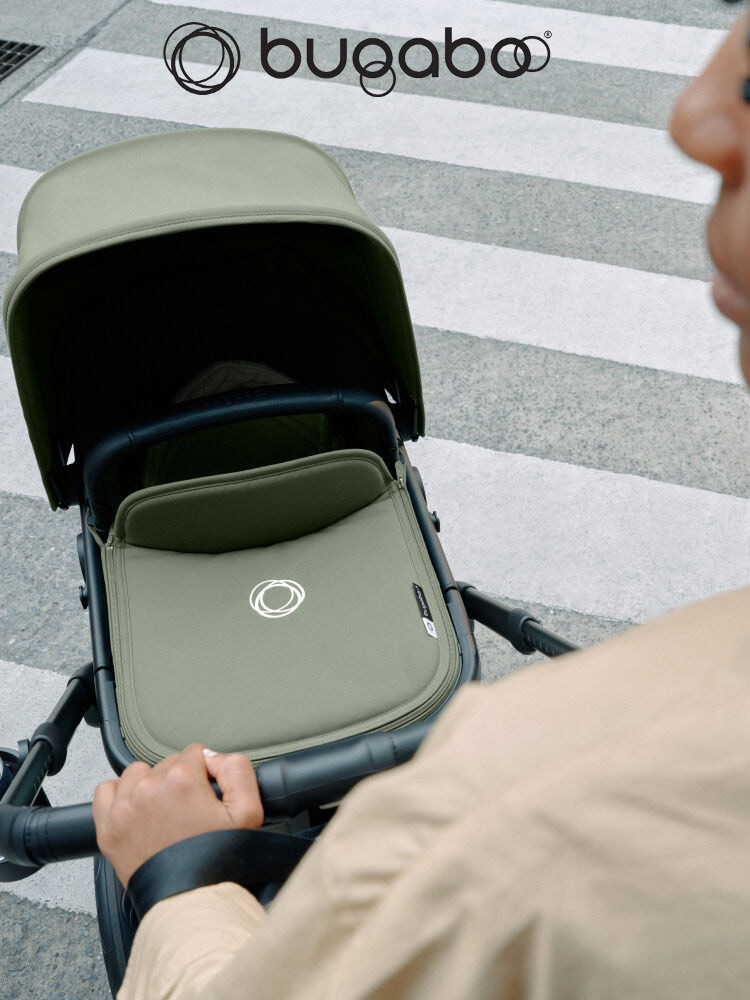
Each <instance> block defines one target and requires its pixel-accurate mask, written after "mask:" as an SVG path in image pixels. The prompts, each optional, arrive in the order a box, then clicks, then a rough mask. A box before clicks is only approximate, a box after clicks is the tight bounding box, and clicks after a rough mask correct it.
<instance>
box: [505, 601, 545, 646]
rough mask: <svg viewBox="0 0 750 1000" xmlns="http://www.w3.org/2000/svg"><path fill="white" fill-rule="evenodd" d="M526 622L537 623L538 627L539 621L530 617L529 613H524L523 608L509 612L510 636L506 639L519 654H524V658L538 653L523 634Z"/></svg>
mask: <svg viewBox="0 0 750 1000" xmlns="http://www.w3.org/2000/svg"><path fill="white" fill-rule="evenodd" d="M526 622H536V623H537V625H538V624H539V619H538V618H535V617H534V616H533V615H530V614H529V613H528V611H524V610H523V608H512V609H511V611H509V612H508V634H507V636H506V638H507V640H508V642H510V644H511V646H513V647H514V648H515V649H517V650H518V652H519V653H523V654H524V656H528V655H529V653H534V652H536V650H535V649H534V647H533V646H530V645H529V643H528V642H527V641H526V637H525V636H524V634H523V627H524V625H525V624H526Z"/></svg>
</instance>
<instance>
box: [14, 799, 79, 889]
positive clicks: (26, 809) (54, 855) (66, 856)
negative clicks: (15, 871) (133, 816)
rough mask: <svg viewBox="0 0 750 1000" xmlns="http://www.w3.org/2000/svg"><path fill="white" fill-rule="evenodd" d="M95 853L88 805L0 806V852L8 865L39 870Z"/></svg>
mask: <svg viewBox="0 0 750 1000" xmlns="http://www.w3.org/2000/svg"><path fill="white" fill-rule="evenodd" d="M97 850H98V848H97V846H96V829H95V827H94V816H93V813H92V811H91V803H90V802H85V803H81V804H79V805H74V806H56V807H54V808H52V807H49V806H8V805H0V851H2V852H3V855H4V861H6V862H10V864H12V865H18V866H20V867H21V868H39V867H40V866H41V865H45V864H47V863H48V862H50V861H74V860H76V859H77V858H86V857H90V856H91V855H92V854H96V852H97ZM1 874H2V865H1V864H0V877H1Z"/></svg>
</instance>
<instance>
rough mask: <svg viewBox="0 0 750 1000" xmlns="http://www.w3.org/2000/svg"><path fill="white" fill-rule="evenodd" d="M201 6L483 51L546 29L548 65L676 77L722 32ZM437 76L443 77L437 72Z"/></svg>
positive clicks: (403, 0)
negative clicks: (463, 43)
mask: <svg viewBox="0 0 750 1000" xmlns="http://www.w3.org/2000/svg"><path fill="white" fill-rule="evenodd" d="M152 2H154V3H158V4H164V5H168V6H171V7H191V8H192V7H194V6H195V5H194V3H193V2H192V0H152ZM201 7H202V9H203V10H211V11H226V12H227V13H235V14H245V15H253V16H256V17H267V18H274V19H280V18H283V19H284V20H288V21H299V22H301V23H302V24H316V25H326V26H328V27H334V28H341V29H344V30H346V29H348V30H349V31H367V32H373V34H374V35H375V36H376V37H382V36H383V35H395V36H397V37H399V38H413V37H422V38H428V39H430V40H431V41H434V42H442V41H443V40H444V37H445V35H444V32H445V27H446V26H447V25H450V26H452V27H453V28H454V32H453V37H454V39H456V38H459V37H462V36H469V37H471V38H475V39H476V40H477V41H478V42H480V44H482V45H484V46H485V47H486V48H491V47H492V46H493V45H494V44H495V43H496V42H498V41H499V40H500V39H502V38H507V37H509V36H511V37H517V38H523V37H525V36H526V35H538V36H541V35H543V34H544V33H545V32H546V31H549V32H551V35H552V38H551V39H550V48H551V50H552V55H553V58H555V59H566V60H574V61H575V62H582V63H597V64H599V65H606V66H623V67H628V68H630V69H638V70H648V71H652V72H656V73H674V74H677V75H680V76H694V75H695V74H696V73H698V72H699V71H700V69H701V67H702V66H703V64H704V63H705V62H706V61H707V59H708V58H709V56H710V55H711V54H712V53H713V51H714V50H715V49H716V47H717V46H718V45H719V43H720V42H721V40H722V38H723V37H724V34H725V33H724V32H723V31H719V30H716V29H709V28H694V27H691V26H689V25H679V24H664V23H662V22H655V21H644V20H637V19H634V18H629V17H617V16H613V15H610V14H588V13H582V12H580V11H574V10H564V9H560V8H557V7H537V6H536V5H529V4H523V3H502V2H500V0H462V2H461V3H460V4H458V5H457V4H456V3H454V2H453V0H430V3H429V4H425V3H424V2H423V0H380V2H379V3H377V4H353V3H351V0H285V2H284V4H283V5H281V6H280V5H279V4H278V3H274V2H273V0H205V2H203V3H202V4H201ZM176 23H177V22H176V21H175V24H176ZM271 37H275V36H271ZM537 44H538V43H537ZM539 48H540V50H541V47H539ZM509 51H510V50H509ZM442 71H443V72H447V71H446V70H445V69H444V67H443V69H442Z"/></svg>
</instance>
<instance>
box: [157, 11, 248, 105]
mask: <svg viewBox="0 0 750 1000" xmlns="http://www.w3.org/2000/svg"><path fill="white" fill-rule="evenodd" d="M196 38H210V39H213V40H214V41H216V42H218V43H219V45H220V46H221V62H220V63H219V65H218V66H217V67H216V69H215V70H214V71H213V73H209V75H208V76H204V77H201V78H200V79H199V80H194V79H193V78H192V77H191V76H190V74H189V73H188V71H187V70H186V69H185V64H184V61H183V54H184V50H185V46H186V45H187V43H188V42H190V41H193V40H194V39H196ZM163 55H164V64H165V66H166V67H167V69H168V70H169V72H170V73H171V74H172V76H173V77H174V78H175V80H176V81H177V82H178V83H179V85H180V86H181V87H182V89H183V90H187V91H189V92H190V93H191V94H215V93H216V91H217V90H221V88H222V87H226V85H227V84H228V83H229V81H230V80H231V79H232V78H233V77H234V75H235V74H236V72H237V70H238V69H239V68H240V47H239V45H238V44H237V42H236V41H235V40H234V38H233V37H232V36H231V35H230V34H229V32H228V31H224V29H223V28H215V27H213V25H210V24H201V23H200V21H187V22H186V23H185V24H180V25H178V26H177V27H176V28H175V29H174V31H172V32H170V34H169V35H168V36H167V40H166V42H165V43H164V52H163Z"/></svg>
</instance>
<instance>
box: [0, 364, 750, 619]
mask: <svg viewBox="0 0 750 1000" xmlns="http://www.w3.org/2000/svg"><path fill="white" fill-rule="evenodd" d="M8 367H9V365H8V362H7V359H5V358H2V359H0V372H3V371H4V372H5V373H7V370H8ZM2 395H3V400H4V403H3V405H4V406H5V407H8V403H7V400H8V399H9V398H12V393H11V392H10V389H9V387H7V386H6V387H4V391H3V393H2ZM21 435H22V431H21V429H18V431H17V433H16V436H15V440H5V441H4V450H3V452H2V454H0V459H1V460H0V489H3V490H6V491H12V492H26V493H27V495H34V496H36V495H40V494H41V488H40V487H36V492H32V488H34V487H35V484H36V482H37V481H38V475H37V473H36V468H35V466H34V464H33V458H31V457H30V454H29V452H28V451H27V452H25V460H24V461H20V460H19V458H18V454H19V451H18V448H17V446H18V442H19V440H20V439H21ZM410 454H413V458H414V461H415V462H417V463H418V464H419V465H420V466H424V468H423V470H422V472H423V476H424V479H425V482H428V481H429V486H430V499H431V501H435V502H437V504H438V505H439V506H440V507H441V508H443V509H442V513H443V515H444V523H445V525H446V528H445V537H446V538H447V539H448V545H449V547H450V548H451V549H452V551H451V552H449V553H448V554H449V560H450V561H451V563H452V565H453V564H455V565H454V573H455V574H456V575H457V576H464V577H472V578H479V580H480V582H481V585H482V586H484V587H485V588H488V589H492V588H493V587H495V588H496V587H497V586H498V582H497V581H498V580H502V586H503V589H504V590H505V592H506V593H512V594H515V595H517V596H518V597H519V598H520V599H528V600H534V601H538V602H540V603H542V604H546V605H548V606H551V607H567V608H570V609H571V610H574V611H580V612H583V613H585V614H590V615H602V616H605V617H608V618H621V619H624V620H630V619H639V618H642V617H643V616H645V615H648V614H652V613H655V612H656V611H660V610H666V609H667V608H669V607H671V606H674V605H677V604H682V603H685V602H686V601H688V600H691V599H692V598H696V599H697V598H698V597H699V596H701V595H703V594H710V593H714V592H716V591H717V590H718V589H724V588H727V587H730V586H732V585H735V584H736V585H738V586H739V585H741V584H743V583H745V582H748V580H749V579H750V570H748V566H747V555H746V553H747V551H748V548H749V547H750V500H746V499H743V498H739V497H733V496H729V495H727V494H719V493H712V492H709V491H706V490H697V489H692V488H690V487H685V486H677V485H674V484H671V483H663V482H657V481H654V480H650V479H645V478H642V477H640V476H631V475H625V474H622V473H615V472H606V471H601V470H598V469H590V468H585V467H583V466H577V465H570V464H567V463H564V462H555V461H550V460H547V459H538V458H530V457H528V456H525V455H517V454H508V453H504V452H499V451H492V450H489V449H485V448H479V447H476V446H474V445H470V444H460V443H457V442H455V441H441V440H439V439H427V441H424V442H418V443H415V444H413V445H411V446H410ZM19 484H20V485H26V489H25V490H21V489H19V488H18V487H19ZM13 487H15V489H13ZM467 498H471V503H467ZM613 568H616V570H617V572H613Z"/></svg>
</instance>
